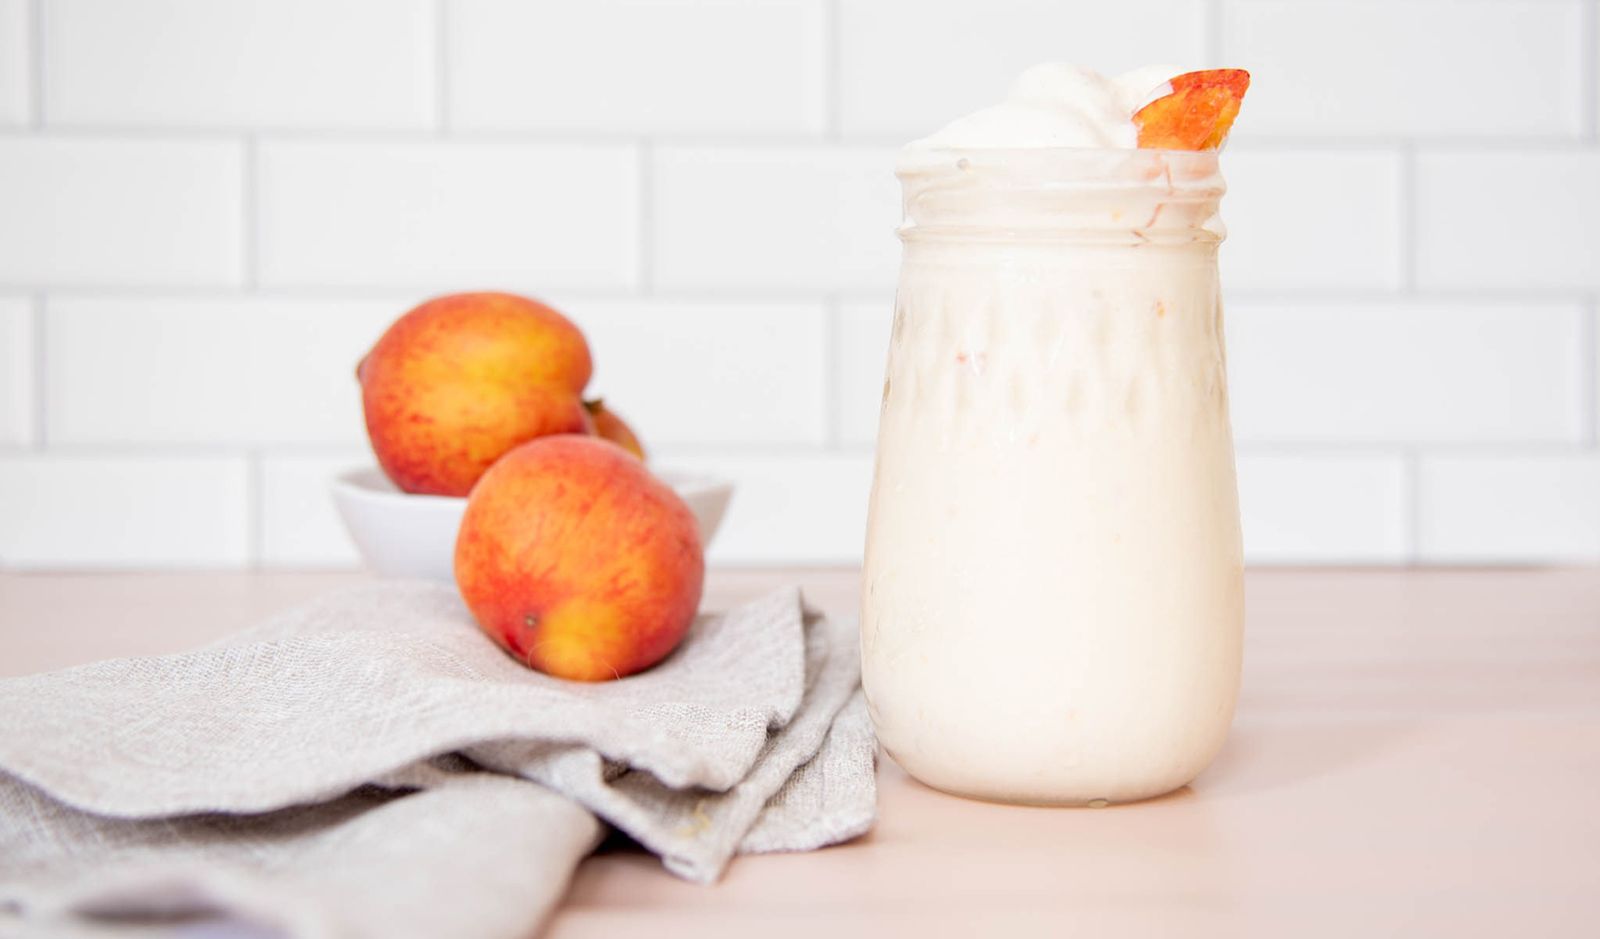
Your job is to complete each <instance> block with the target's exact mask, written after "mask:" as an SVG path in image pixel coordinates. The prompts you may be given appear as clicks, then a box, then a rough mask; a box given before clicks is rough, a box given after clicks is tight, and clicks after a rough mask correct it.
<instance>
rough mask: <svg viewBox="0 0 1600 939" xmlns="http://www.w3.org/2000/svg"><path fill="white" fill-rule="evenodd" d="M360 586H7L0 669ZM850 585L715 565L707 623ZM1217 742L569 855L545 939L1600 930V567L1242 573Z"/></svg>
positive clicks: (889, 784)
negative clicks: (1086, 799) (1146, 794)
mask: <svg viewBox="0 0 1600 939" xmlns="http://www.w3.org/2000/svg"><path fill="white" fill-rule="evenodd" d="M362 579H364V578H363V577H361V576H360V575H350V574H133V575H20V574H6V575H0V675H15V674H21V673H25V672H30V671H38V670H42V669H49V668H58V667H61V666H64V665H69V664H72V663H76V662H82V661H87V660H90V659H94V658H101V657H107V656H114V655H129V654H135V653H150V652H161V651H168V650H175V649H181V648H184V647H185V646H190V645H194V644H196V643H199V642H202V641H205V640H208V639H210V638H212V637H215V636H217V635H219V634H222V633H224V632H227V631H229V630H233V629H237V628H239V627H242V626H244V625H246V624H248V623H250V622H251V621H253V620H255V619H257V618H258V617H260V616H262V615H263V614H266V613H269V612H272V611H274V610H278V609H280V608H283V607H285V606H287V605H289V604H292V603H295V602H297V601H300V600H302V599H305V598H307V597H310V596H312V595H313V594H316V593H319V592H321V591H323V590H327V589H329V588H331V587H334V586H336V585H342V584H348V583H353V582H356V581H359V580H362ZM796 580H798V581H800V582H801V583H803V584H805V585H806V587H807V588H808V591H809V593H810V595H811V596H812V598H813V600H814V601H815V602H817V603H819V604H820V605H821V606H823V607H824V608H826V609H829V610H831V611H835V612H839V613H850V612H852V611H853V609H854V607H855V603H856V598H857V592H858V577H857V573H856V572H855V571H853V570H821V571H818V570H770V571H716V572H713V574H712V575H711V581H710V584H709V589H708V604H709V605H710V606H712V607H725V606H727V605H728V604H730V603H733V602H735V601H736V600H738V599H741V598H744V597H748V596H751V595H754V594H757V593H760V592H761V591H763V590H765V589H766V588H768V587H770V586H773V585H776V584H780V583H788V582H794V581H796ZM1248 606H1249V617H1248V619H1249V622H1248V639H1247V644H1246V649H1247V652H1246V659H1247V661H1246V667H1245V685H1244V692H1243V696H1242V698H1241V701H1240V706H1239V717H1238V720H1237V722H1236V723H1235V725H1234V731H1233V736H1232V738H1231V740H1230V742H1229V744H1228V746H1227V748H1226V750H1225V751H1224V752H1223V755H1222V756H1221V758H1220V759H1219V760H1218V761H1217V763H1216V765H1214V766H1213V767H1212V768H1211V769H1210V770H1209V771H1207V772H1206V773H1205V774H1204V775H1203V776H1201V777H1200V779H1199V780H1198V781H1196V782H1195V783H1194V785H1193V786H1192V787H1190V788H1188V789H1186V790H1184V791H1181V792H1179V793H1177V794H1175V795H1173V796H1169V797H1167V798H1164V799H1160V800H1157V801H1154V802H1149V803H1144V804H1141V805H1130V806H1120V807H1112V808H1108V809H1039V808H1015V807H1008V806H998V805H985V804H980V803H976V802H967V801H962V800H960V799H955V798H951V797H949V796H944V795H940V794H938V793H935V792H932V791H930V790H928V789H925V788H923V787H922V786H920V785H918V784H916V783H915V782H912V781H910V780H909V779H907V777H906V776H905V775H904V774H903V773H902V772H901V771H900V770H899V769H898V768H897V767H895V766H894V765H893V764H892V763H889V762H887V761H883V763H882V769H881V771H880V777H881V784H882V787H881V792H880V805H881V810H882V819H881V821H880V823H879V826H878V828H877V830H876V831H875V832H873V833H872V834H871V835H869V836H868V837H866V838H863V839H861V840H860V841H857V842H855V843H853V844H849V845H845V846H842V847H836V848H831V849H828V850H824V851H819V852H815V853H811V854H800V855H782V856H768V857H748V858H741V859H739V860H737V861H736V862H735V863H734V865H733V868H732V869H731V870H730V872H729V873H728V876H727V877H726V879H724V881H723V882H722V883H721V884H720V885H718V886H716V887H712V888H705V887H696V886H693V885H691V884H687V883H684V882H682V881H678V880H675V879H674V878H672V877H671V876H669V875H667V874H666V873H664V872H663V871H662V869H661V867H660V865H659V864H658V863H657V862H656V861H655V860H654V859H652V858H650V857H647V856H643V855H638V854H632V853H618V852H613V853H607V854H601V855H598V856H596V857H593V858H591V859H589V860H588V861H586V862H584V864H583V865H582V867H581V868H580V869H579V871H578V873H577V877H576V879H575V881H574V883H573V886H572V889H571V891H570V893H569V895H568V897H567V900H566V904H565V906H564V908H563V909H562V910H561V911H560V912H559V913H558V914H557V915H556V917H555V919H554V921H553V922H552V923H551V924H550V926H549V929H548V931H547V935H549V936H552V937H560V939H571V937H580V936H581V937H590V936H595V937H599V936H623V935H649V936H695V937H699V939H707V937H718V936H729V937H732V936H740V937H743V936H758V937H761V939H783V937H790V936H794V937H801V936H803V937H806V939H819V937H821V939H845V937H848V936H869V935H870V936H874V937H883V936H898V935H902V934H909V933H911V932H912V931H917V932H921V933H925V934H935V935H982V936H1004V937H1012V936H1032V935H1050V936H1057V935H1063V934H1067V933H1081V934H1083V935H1090V936H1107V935H1114V936H1126V935H1139V936H1146V935H1148V936H1202V935H1204V936H1209V935H1217V936H1238V935H1252V936H1254V935H1266V936H1291V935H1292V936H1300V935H1343V936H1357V935H1359V936H1373V935H1402V936H1417V935H1450V936H1466V935H1492V936H1504V935H1516V936H1556V935H1570V936H1595V935H1600V804H1597V799H1596V794H1597V793H1600V569H1577V570H1531V571H1487V570H1481V571H1422V572H1416V571H1412V572H1399V571H1338V572H1300V571H1269V572H1253V573H1252V574H1250V576H1249V581H1248Z"/></svg>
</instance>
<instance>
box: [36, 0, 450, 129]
mask: <svg viewBox="0 0 1600 939" xmlns="http://www.w3.org/2000/svg"><path fill="white" fill-rule="evenodd" d="M42 9H43V12H44V22H43V27H44V39H43V42H44V48H45V55H44V58H43V63H44V78H43V81H44V112H45V115H46V117H47V118H48V120H49V122H50V123H51V124H54V125H60V126H63V127H71V126H76V125H88V126H97V127H104V126H113V127H205V128H215V127H234V128H240V129H247V128H248V129H254V128H288V127H328V128H351V129H361V128H385V127H388V128H427V127H430V126H432V124H433V118H434V111H435V108H434V103H433V95H434V89H435V88H436V87H437V84H436V82H435V81H434V68H435V65H436V62H435V58H436V57H435V55H434V44H435V40H434V7H433V0H271V2H262V0H135V2H131V3H130V2H127V0H46V2H45V3H44V4H43V7H42Z"/></svg>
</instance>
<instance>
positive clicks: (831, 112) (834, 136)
mask: <svg viewBox="0 0 1600 939" xmlns="http://www.w3.org/2000/svg"><path fill="white" fill-rule="evenodd" d="M841 2H842V0H827V3H825V4H824V5H823V16H824V18H825V25H824V28H823V35H824V38H823V44H822V54H823V57H824V62H823V69H822V111H823V113H822V130H823V136H824V137H825V138H826V139H827V140H828V141H829V142H835V143H836V142H838V141H839V139H840V138H841V137H842V136H843V124H844V121H843V119H842V115H841V113H840V112H841V111H842V105H843V101H842V98H841V88H842V86H843V82H842V78H841V76H840V74H839V72H840V65H841V62H842V59H843V56H842V55H841V52H840V48H839V45H840V40H839V36H840V31H839V20H840V12H841V11H840V8H839V4H840V3H841Z"/></svg>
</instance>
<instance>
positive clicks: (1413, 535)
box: [1401, 447, 1422, 566]
mask: <svg viewBox="0 0 1600 939" xmlns="http://www.w3.org/2000/svg"><path fill="white" fill-rule="evenodd" d="M1401 461H1402V462H1401V465H1402V467H1403V470H1402V472H1403V473H1404V476H1405V479H1404V484H1403V487H1402V492H1403V494H1404V497H1405V508H1404V511H1405V532H1404V540H1403V541H1402V543H1401V547H1402V548H1403V551H1402V553H1403V555H1404V558H1405V561H1404V563H1406V564H1409V565H1413V566H1415V565H1417V564H1420V563H1422V458H1421V455H1420V453H1419V452H1418V450H1417V448H1416V447H1405V448H1404V449H1403V450H1401Z"/></svg>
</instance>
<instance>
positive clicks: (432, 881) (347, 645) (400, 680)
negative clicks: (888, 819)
mask: <svg viewBox="0 0 1600 939" xmlns="http://www.w3.org/2000/svg"><path fill="white" fill-rule="evenodd" d="M855 642H856V640H855V630H854V628H853V626H852V625H850V624H848V623H835V622H832V621H830V620H828V619H827V618H825V617H822V616H820V615H819V614H817V613H815V612H814V611H811V610H809V609H807V608H806V607H805V606H804V603H803V601H802V599H801V597H800V595H799V592H798V591H797V590H794V589H786V590H781V591H776V592H774V593H772V594H769V595H767V596H765V597H762V598H760V599H758V600H755V601H752V602H750V603H748V604H745V605H743V606H741V607H739V608H737V609H735V610H732V611H730V612H728V613H725V614H719V615H713V616H704V617H701V619H700V620H699V621H698V622H697V623H696V624H695V627H694V628H693V630H692V631H691V633H690V635H689V637H688V638H687V639H686V640H685V642H684V644H683V645H682V646H681V647H680V648H679V649H678V651H677V652H675V653H674V654H673V655H672V656H670V657H669V658H668V659H667V660H666V661H664V662H663V663H661V664H660V665H658V666H657V667H656V668H654V669H652V670H650V671H648V672H646V673H643V674H641V675H638V676H634V677H630V678H628V679H625V680H622V681H617V682H607V683H601V684H594V685H586V684H578V683H571V682H564V681H560V680H558V679H553V678H549V677H548V676H545V675H541V674H538V673H535V672H531V671H529V670H527V669H525V668H524V667H522V666H521V665H520V664H518V663H516V662H513V661H512V660H511V659H509V658H508V657H506V656H505V655H504V654H503V653H501V652H500V650H499V649H498V648H496V647H495V646H494V645H493V644H492V643H490V642H488V641H487V640H486V639H484V637H482V635H481V634H480V633H479V632H478V630H477V628H476V626H475V625H474V624H473V622H472V620H471V616H470V614H469V613H468V612H467V611H466V609H465V607H464V606H463V605H462V604H461V602H460V600H459V598H458V597H457V596H456V594H455V592H454V591H453V590H450V589H449V588H448V587H446V586H442V585H436V584H428V583H412V582H386V583H382V584H378V585H374V586H371V587H363V588H357V589H355V590H350V591H345V592H343V593H339V594H334V595H331V596H329V597H327V598H324V599H323V600H320V601H317V602H314V603H312V604H310V605H308V606H306V607H302V608H300V609H297V610H294V611H291V612H289V613H286V614H284V615H282V616H279V617H276V618H274V619H272V620H270V621H268V622H266V623H264V624H262V625H261V626H259V627H257V628H255V629H253V630H250V631H247V632H245V633H242V634H240V635H238V636H236V637H232V638H230V639H229V640H226V641H224V642H222V643H219V644H216V645H213V646H209V647H206V648H203V649H199V650H196V651H193V652H188V653H182V654H178V655H170V656H160V657H153V658H144V659H129V660H120V661H112V662H101V663H95V664H92V665H86V666H81V667H79V668H74V669H69V670H66V671H63V672H57V673H52V674H47V675H36V676H27V677H24V678H17V679H9V680H6V681H0V932H3V930H4V929H5V928H6V927H7V926H8V925H9V926H11V927H13V928H47V931H48V929H50V928H54V929H57V932H51V934H58V932H60V931H62V930H66V929H68V928H71V929H94V930H100V931H102V932H103V931H104V930H108V929H109V930H112V931H113V934H114V932H115V930H116V929H117V928H118V927H120V926H129V925H132V924H134V923H136V922H149V921H150V920H151V918H152V917H155V918H157V919H158V920H161V921H182V922H190V921H200V922H208V923H209V922H213V921H215V922H218V923H223V924H226V925H227V926H228V927H229V928H233V929H240V930H246V931H248V930H257V932H256V933H251V934H260V935H274V936H293V937H302V936H324V935H326V936H352V937H357V936H368V935H371V936H380V935H382V936H410V935H415V936H425V935H441V934H452V935H463V936H474V935H485V936H496V935H507V936H510V935H519V936H520V935H526V934H527V932H528V930H529V929H530V928H532V927H533V926H534V925H536V924H537V923H538V922H539V921H541V920H542V918H543V916H544V914H545V913H546V912H547V911H548V909H549V908H550V906H551V905H552V904H553V903H554V902H556V900H557V899H558V898H559V896H560V894H561V891H562V889H564V885H565V883H566V881H567V878H568V877H569V876H570V872H571V870H572V868H573V866H574V865H575V864H576V863H577V861H578V860H579V859H580V858H581V857H582V856H584V855H585V854H587V853H588V852H589V851H590V850H592V849H593V847H594V846H595V844H596V843H597V841H598V839H599V838H600V836H601V833H602V826H601V825H600V824H599V823H598V822H597V821H596V818H595V817H596V816H598V817H599V818H600V819H602V820H604V821H605V822H609V823H611V824H614V825H616V826H617V827H618V828H620V829H622V830H623V831H625V832H627V833H628V834H629V835H630V836H632V837H633V838H634V839H635V840H637V841H638V842H639V843H641V844H643V845H644V846H645V847H647V848H648V849H649V850H651V851H653V852H655V853H657V854H659V855H660V856H661V857H662V859H663V861H664V863H665V864H666V866H667V868H668V869H669V870H671V871H672V872H673V873H676V874H678V875H679V876H682V877H685V878H688V879H691V880H695V881H698V882H703V883H708V882H711V881H714V880H715V879H716V878H717V877H718V876H720V874H721V872H722V870H723V869H724V868H725V867H726V865H727V863H728V861H729V860H730V859H731V858H732V857H733V856H734V854H736V853H737V852H739V851H741V850H743V851H750V852H756V851H772V850H805V849H809V848H813V847H818V846H821V845H824V844H829V843H833V842H836V841H840V840H845V839H848V838H850V837H854V836H855V835H858V834H860V833H861V832H863V831H865V830H867V829H868V828H869V827H870V826H871V824H872V822H873V819H874V815H875V803H876V797H875V790H874V785H873V757H872V755H873V742H872V735H871V729H870V725H869V723H868V721H867V719H866V714H865V710H864V708H863V707H862V706H861V704H860V699H859V690H858V686H859V666H858V660H857V656H856V651H855ZM457 896H459V897H461V898H462V899H461V900H460V901H457V900H454V899H452V900H450V901H449V902H447V903H441V902H440V900H439V898H441V897H452V898H454V897H457ZM428 898H432V899H428ZM379 907H382V908H383V909H382V910H380V909H378V908H379ZM95 934H101V933H99V932H97V933H95ZM241 934H243V933H241Z"/></svg>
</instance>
